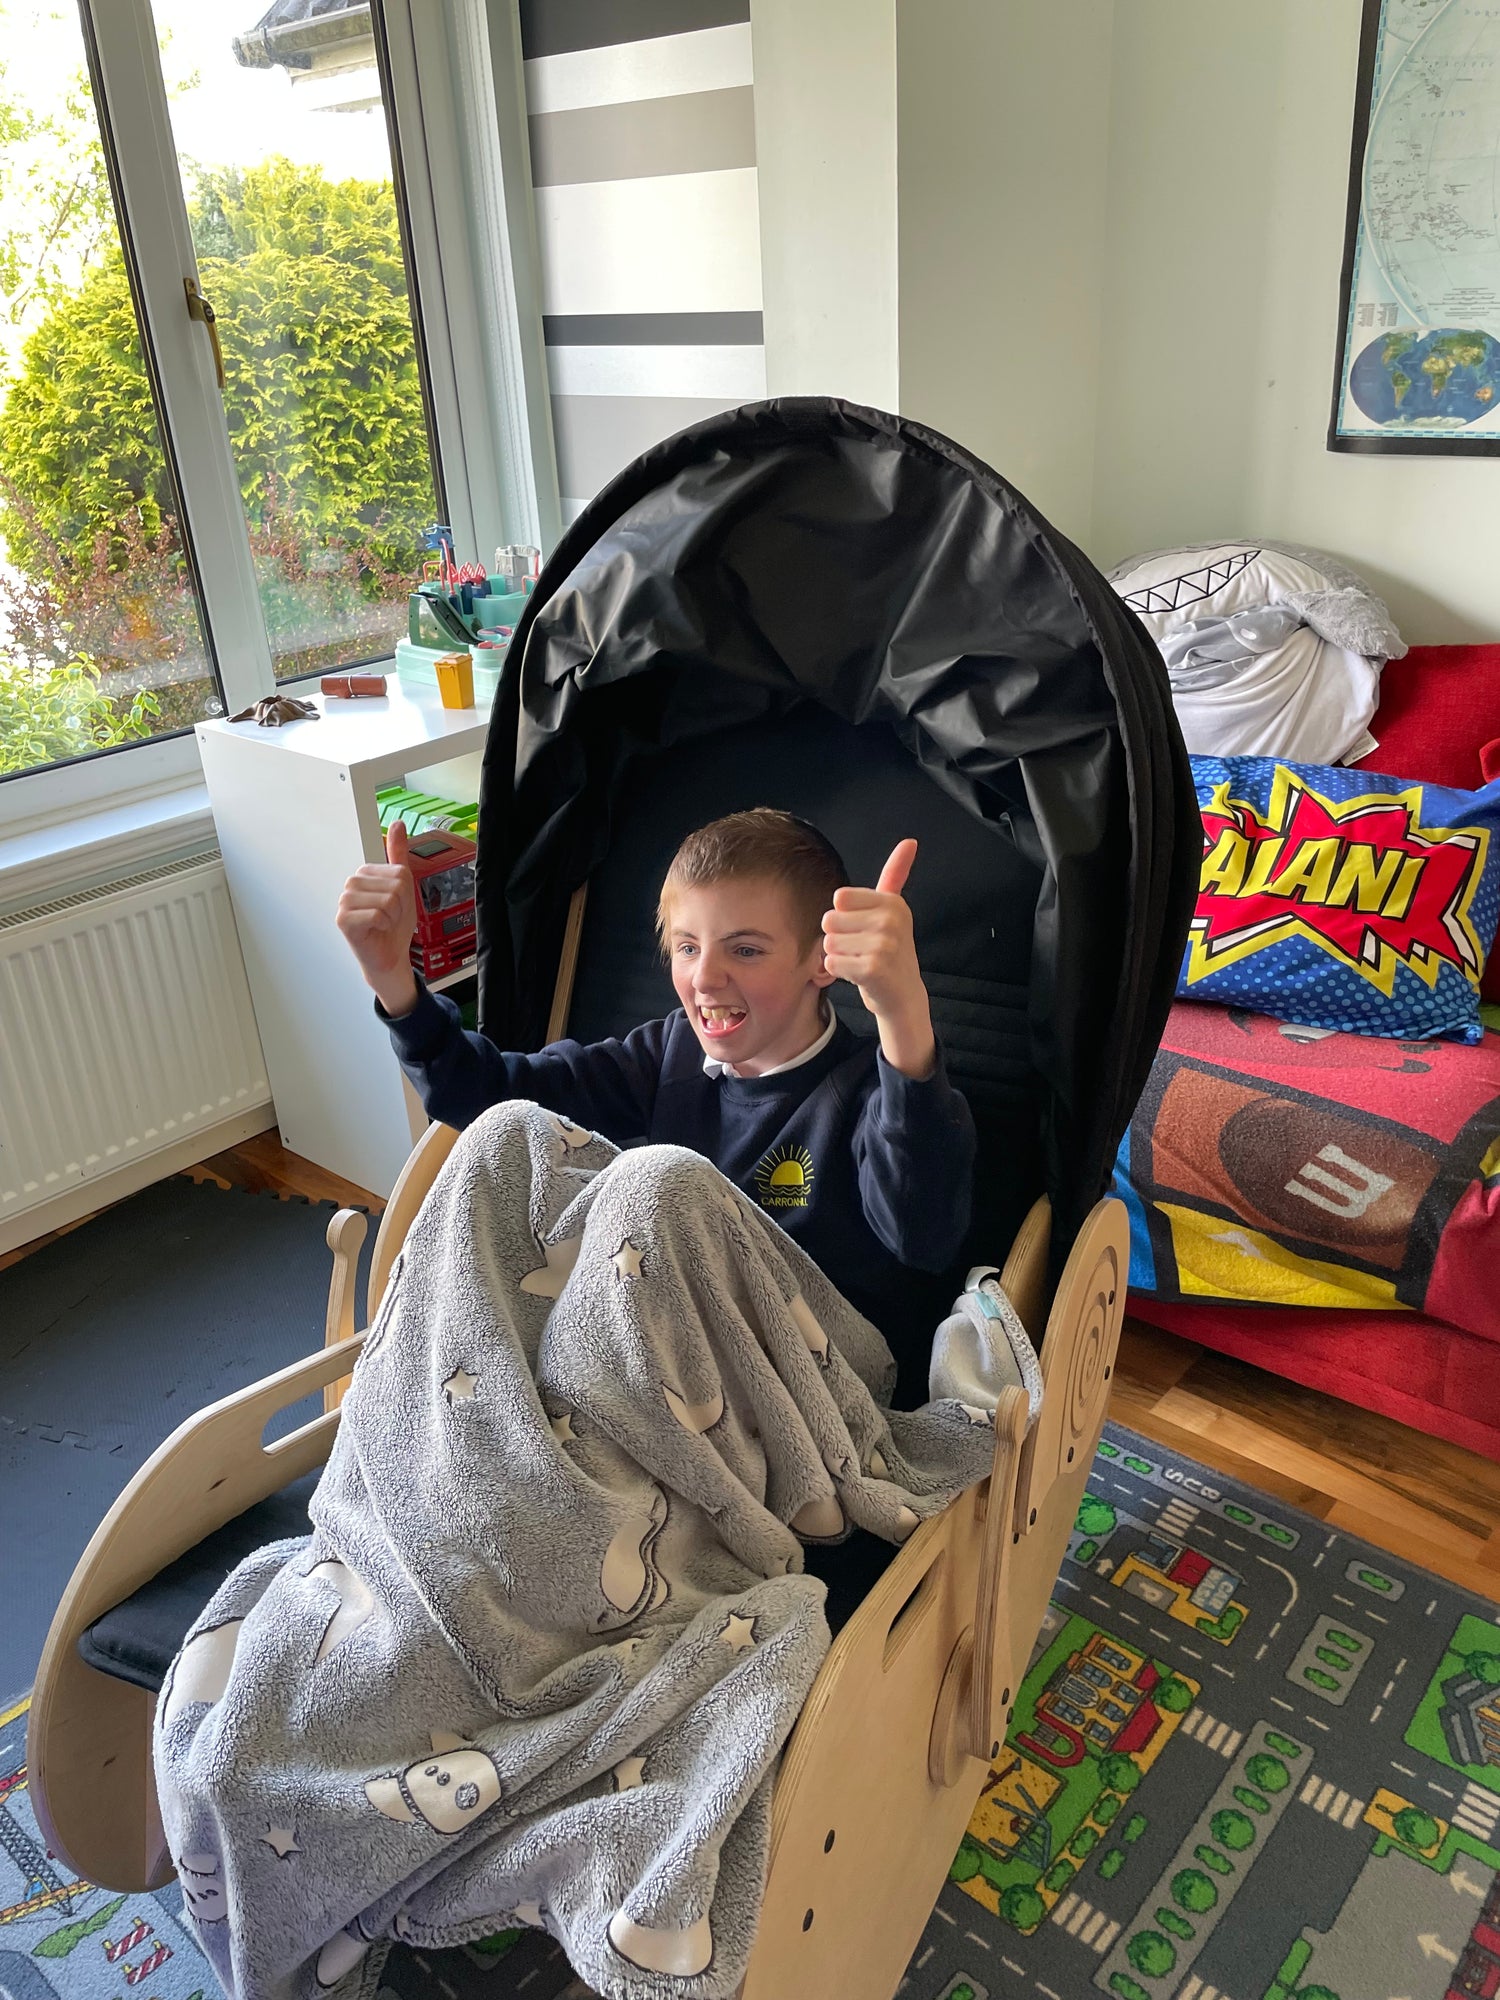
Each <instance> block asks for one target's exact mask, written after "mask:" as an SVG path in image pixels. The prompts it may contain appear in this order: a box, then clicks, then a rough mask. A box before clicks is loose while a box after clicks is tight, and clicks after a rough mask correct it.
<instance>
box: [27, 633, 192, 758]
mask: <svg viewBox="0 0 1500 2000" xmlns="http://www.w3.org/2000/svg"><path fill="white" fill-rule="evenodd" d="M157 713H158V707H157V701H156V697H155V695H153V694H148V693H146V692H140V693H137V694H136V695H135V696H134V698H133V699H132V700H131V701H130V702H129V703H128V704H122V703H117V702H114V701H111V700H110V698H109V696H108V695H106V694H105V693H103V691H102V690H101V689H100V686H99V669H98V668H97V667H95V666H94V665H93V664H92V663H91V662H89V661H86V660H74V661H72V662H71V663H70V664H69V665H67V666H63V667H49V668H43V669H38V668H32V667H28V666H25V665H23V664H22V663H21V662H19V661H16V660H10V659H7V658H5V657H4V655H0V775H8V774H11V773H14V772H16V771H29V770H32V769H33V768H35V767H36V766H37V765H39V764H55V763H57V762H59V761H60V760H61V759H62V758H64V757H86V756H88V755H89V754H90V752H91V751H94V750H112V749H114V748H116V747H117V746H118V745H119V744H122V743H139V742H140V741H141V740H142V739H143V738H145V737H147V736H149V735H150V734H151V733H152V730H153V728H154V727H155V726H156V718H157Z"/></svg>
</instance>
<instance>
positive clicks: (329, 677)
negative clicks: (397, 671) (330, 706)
mask: <svg viewBox="0 0 1500 2000" xmlns="http://www.w3.org/2000/svg"><path fill="white" fill-rule="evenodd" d="M318 686H319V688H320V689H321V690H322V692H323V693H324V694H326V695H331V696H333V697H334V698H335V699H336V700H339V701H357V700H358V699H359V698H360V696H361V695H376V694H384V693H385V675H384V674H324V676H323V678H322V679H321V680H320V681H319V682H318Z"/></svg>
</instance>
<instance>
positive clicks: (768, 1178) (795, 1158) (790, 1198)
mask: <svg viewBox="0 0 1500 2000" xmlns="http://www.w3.org/2000/svg"><path fill="white" fill-rule="evenodd" d="M812 1184H813V1162H812V1154H811V1153H810V1152H808V1150H807V1148H806V1147H805V1146H773V1147H772V1148H771V1150H770V1152H769V1153H767V1154H766V1156H765V1158H764V1159H763V1160H762V1161H761V1162H760V1163H759V1165H758V1166H757V1167H756V1169H755V1198H756V1200H757V1201H758V1202H759V1203H760V1205H761V1207H762V1208H806V1206H807V1198H808V1196H809V1195H810V1194H811V1193H812Z"/></svg>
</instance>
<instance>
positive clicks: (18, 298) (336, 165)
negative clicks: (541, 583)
mask: <svg viewBox="0 0 1500 2000" xmlns="http://www.w3.org/2000/svg"><path fill="white" fill-rule="evenodd" d="M377 45H378V46H377ZM377 56H378V58H379V60H378V61H377ZM520 70H521V54H520V43H519V29H518V27H517V26H516V25H515V22H514V17H513V12H512V10H511V9H510V7H509V6H508V5H506V4H505V0H376V4H374V6H373V7H372V5H371V4H370V0H270V4H269V6H268V4H267V0H244V4H243V6H239V5H238V4H232V5H229V6H225V5H221V4H218V0H215V3H214V4H213V5H210V6H207V7H204V6H201V5H194V4H192V0H0V780H12V779H13V780H15V781H16V782H15V783H13V784H12V783H0V823H3V824H4V825H7V826H15V825H17V824H19V825H21V826H23V827H24V826H27V825H29V824H33V823H35V824H41V823H48V824H50V823H52V822H53V821H57V822H58V823H59V824H60V823H61V821H62V817H63V816H65V815H66V814H68V813H71V812H76V811H77V810H78V809H79V806H80V804H81V803H83V802H86V801H87V800H89V799H98V798H109V797H126V796H129V797H132V798H133V797H137V796H139V795H140V794H141V792H142V788H143V786H144V787H146V788H147V789H149V787H150V786H152V785H157V784H161V783H168V782H177V783H181V782H183V781H184V780H185V779H187V778H189V777H191V776H192V775H193V774H194V773H195V772H196V769H197V760H196V746H195V744H194V742H193V740H192V737H191V735H190V734H182V733H181V732H186V731H188V730H189V728H190V725H191V724H192V723H194V722H195V721H198V720H201V719H202V718H204V717H206V716H210V715H215V714H218V713H221V712H223V711H224V710H226V709H228V710H234V709H237V708H240V707H244V706H246V705H247V704H248V703H249V702H251V701H253V700H255V699H256V698H258V697H259V696H260V695H262V694H266V693H269V692H270V691H271V689H272V688H273V687H274V686H275V684H276V681H277V680H289V679H293V678H295V677H297V676H299V675H305V674H309V673H314V672H317V671H320V670H323V669H326V668H327V667H329V666H331V665H335V664H337V665H354V664H357V663H359V662H361V661H366V660H370V659H384V658H388V657H389V655H390V653H391V650H392V647H393V645H394V642H395V640H396V638H397V637H398V636H399V634H400V633H401V632H402V631H404V629H405V626H406V620H407V596H408V592H409V590H410V587H411V583H412V578H413V572H414V570H415V569H416V567H417V564H418V561H419V553H418V552H419V547H420V536H421V530H422V529H423V528H425V527H426V526H427V525H428V524H429V523H430V522H431V521H432V519H433V518H434V516H435V515H442V514H444V513H445V512H446V511H447V510H451V513H449V514H448V518H451V519H452V521H453V523H454V527H455V530H456V532H457V535H458V539H459V543H460V546H461V547H462V548H463V549H464V551H465V553H466V554H473V555H477V556H480V557H481V558H482V557H484V556H485V555H487V554H488V553H489V551H490V550H492V549H493V548H494V547H495V546H496V545H497V544H499V543H505V542H515V541H519V542H529V543H537V544H540V545H541V546H543V547H546V546H547V545H548V543H549V542H550V541H551V540H552V539H553V538H554V536H555V532H556V515H557V499H556V491H557V489H556V475H555V470H554V469H553V464H552V460H551V456H550V453H551V446H550V432H549V431H548V430H547V415H546V405H545V373H544V367H543V362H542V332H541V314H540V307H539V304H535V303H534V302H533V301H534V298H535V285H534V281H533V279H532V276H531V274H530V271H529V267H528V266H527V264H526V261H525V259H526V257H527V256H528V255H529V254H530V253H529V250H528V249H527V247H526V246H528V245H529V243H530V241H531V219H530V213H529V207H528V195H529V191H528V189H527V187H526V184H525V180H524V175H523V174H521V173H519V172H516V171H513V170H512V169H511V167H510V166H508V165H507V164H506V163H507V162H508V161H510V160H512V159H513V157H514V154H515V147H516V145H517V143H519V142H523V135H524V111H523V99H522V96H521V90H520ZM393 103H394V104H395V105H396V107H397V109H398V111H399V116H400V122H401V124H402V127H403V132H404V133H407V134H410V135H414V136H410V137H408V140H407V143H406V145H405V147H404V150H403V152H402V155H401V158H400V161H399V168H400V171H399V173H398V172H396V171H394V168H395V165H396V164H397V163H396V161H395V147H394V139H393V134H394V131H395V126H394V123H393V122H392V120H391V119H390V117H388V111H389V107H390V106H391V105H392V104H393ZM512 127H514V128H516V129H515V130H512V129H511V128H512ZM518 134H519V135H521V139H520V140H518ZM507 148H509V151H507ZM404 202H409V203H410V204H411V207H412V213H413V215H414V217H415V218H416V219H415V220H414V221H413V223H412V225H411V227H410V228H409V229H407V228H406V221H405V215H404V212H403V203H404ZM403 230H406V241H405V242H403ZM517 246H520V248H519V250H518V247H517ZM413 263H414V264H415V267H416V270H417V272H418V273H419V274H420V280H421V288H422V290H421V297H420V299H419V298H418V294H417V289H416V281H415V279H413V278H412V277H411V276H410V275H409V273H410V270H411V267H412V264H413ZM518 301H519V303H518ZM419 307H420V310H419ZM419 329H420V336H425V341H424V339H423V338H422V337H419ZM211 336H216V337H217V339H216V345H215V344H211ZM534 385H540V387H539V388H538V387H537V386H534ZM430 412H435V413H436V424H435V428H436V430H437V432H438V433H439V434H440V435H441V438H442V440H443V444H444V458H445V460H446V462H447V463H448V464H449V465H450V466H451V468H452V473H453V476H452V478H451V479H450V480H449V481H448V482H446V484H445V482H444V480H443V478H442V477H441V473H440V470H439V466H438V461H437V452H436V448H435V445H434V443H433V442H432V434H433V430H434V424H433V423H432V422H430V420H429V416H430ZM171 732H179V734H178V735H176V736H175V737H173V736H172V734H171ZM152 737H156V738H159V739H163V740H161V741H160V742H159V743H158V744H157V745H156V746H155V747H153V748H151V749H150V750H149V751H142V752H140V753H138V754H137V755H136V756H134V757H132V756H130V755H125V756H120V757H108V758H101V757H99V756H98V755H96V754H95V753H97V752H100V751H104V750H112V749H116V748H128V746H131V745H135V744H141V743H144V742H145V741H146V740H147V739H148V738H152ZM64 765H66V766H67V768H66V769H64V768H62V767H63V766H64ZM127 766H134V771H133V774H132V775H131V776H129V777H128V778H127V777H126V776H124V775H123V773H124V771H125V767H127ZM148 773H150V774H153V775H151V776H149V777H148V775H147V774H148ZM38 787H40V788H41V789H38ZM23 799H24V800H25V803H24V804H23V803H22V800H23Z"/></svg>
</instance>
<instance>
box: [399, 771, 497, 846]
mask: <svg viewBox="0 0 1500 2000" xmlns="http://www.w3.org/2000/svg"><path fill="white" fill-rule="evenodd" d="M375 803H376V805H377V807H378V808H379V810H380V830H381V832H382V833H388V832H389V831H390V829H391V827H393V826H394V825H395V823H396V821H397V820H398V819H399V820H400V821H401V822H402V824H403V825H404V826H405V828H406V830H407V832H408V833H409V834H411V835H412V836H413V837H415V836H416V835H417V834H419V833H450V832H451V833H461V834H463V835H464V836H465V838H466V839H469V840H472V839H473V838H474V829H475V827H476V825H477V824H478V821H479V804H478V801H477V800H469V801H464V800H461V799H441V798H438V797H437V796H436V794H435V793H432V792H415V791H412V790H411V788H410V787H409V786H406V785H386V786H385V787H384V788H383V789H382V790H380V791H378V792H377V793H376V794H375Z"/></svg>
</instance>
